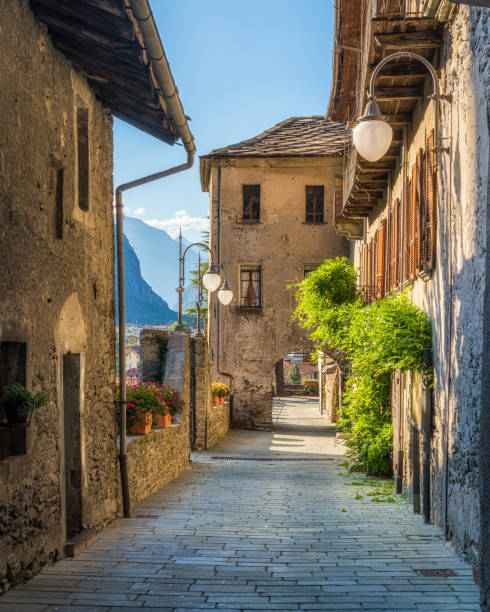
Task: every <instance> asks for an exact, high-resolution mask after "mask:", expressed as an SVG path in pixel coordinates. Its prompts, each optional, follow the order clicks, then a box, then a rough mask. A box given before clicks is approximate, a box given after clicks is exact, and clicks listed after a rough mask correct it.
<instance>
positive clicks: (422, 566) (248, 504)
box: [0, 398, 480, 612]
mask: <svg viewBox="0 0 490 612" xmlns="http://www.w3.org/2000/svg"><path fill="white" fill-rule="evenodd" d="M274 422H275V430H274V432H252V431H242V430H233V431H231V432H230V435H229V436H228V438H227V439H226V440H224V441H223V442H222V443H220V444H218V445H217V446H215V447H214V448H213V449H212V450H210V451H207V452H205V453H196V454H193V457H192V459H193V461H192V464H191V467H190V468H189V469H188V470H187V471H186V472H185V473H184V474H183V476H181V477H180V478H178V479H177V480H175V481H174V482H172V483H171V484H170V485H168V486H166V487H165V488H163V489H162V490H161V491H159V492H158V493H156V494H155V495H153V496H152V497H150V498H149V499H147V500H146V501H145V502H143V503H141V504H139V505H138V506H137V507H136V508H134V510H133V518H131V519H118V520H117V521H115V522H114V523H112V524H111V525H110V526H109V527H107V528H106V529H105V530H103V531H102V532H101V534H100V536H99V538H98V539H97V541H96V542H95V543H94V545H93V546H92V547H91V548H90V549H89V550H87V551H86V552H84V553H82V554H81V555H80V556H79V557H77V558H76V559H65V560H63V561H61V562H59V563H57V564H56V565H54V566H53V567H51V568H49V569H47V570H45V571H44V572H42V573H41V574H40V575H39V576H37V577H35V578H34V579H32V580H31V581H30V582H29V583H27V584H26V585H23V586H21V587H18V588H16V589H13V590H12V591H10V592H9V593H7V594H6V595H4V596H3V597H1V598H0V611H3V612H7V611H8V612H17V611H21V610H22V611H24V610H25V611H29V612H31V611H34V610H36V611H44V610H50V611H51V610H53V611H54V610H57V611H58V612H64V611H68V610H75V611H76V610H85V611H86V610H91V611H94V612H98V611H109V610H110V611H111V612H114V611H116V610H121V611H122V610H126V611H127V609H128V608H132V607H142V608H143V609H144V610H186V611H191V610H201V609H204V610H206V609H219V610H234V611H236V610H254V611H255V610H398V611H402V610H430V611H432V612H437V611H439V610H441V611H442V610H444V611H447V610H475V611H476V610H479V609H480V608H479V606H478V603H477V602H478V591H477V587H476V586H475V584H474V583H473V580H472V571H471V568H470V566H469V565H467V564H465V563H463V562H462V561H460V560H458V558H457V557H456V556H455V555H454V553H453V552H452V550H451V549H450V547H449V545H448V544H447V543H446V542H444V541H443V540H442V539H441V538H440V537H439V532H438V530H437V529H436V528H435V527H433V526H431V525H424V523H423V520H422V519H421V517H420V516H419V515H414V514H413V513H412V512H411V509H410V507H409V505H408V504H407V503H406V502H405V501H404V500H403V499H401V498H399V497H396V496H393V498H392V497H391V495H390V493H389V492H387V489H386V488H384V487H383V486H382V485H379V484H376V483H373V481H371V480H369V479H366V478H364V477H362V476H359V475H358V474H357V475H354V476H353V475H348V474H346V472H345V468H344V467H343V466H342V463H343V452H344V450H343V447H342V445H341V444H340V443H339V442H338V441H337V440H336V437H335V430H334V428H333V427H332V426H330V424H329V423H328V422H326V421H325V417H320V416H319V415H318V409H317V400H315V399H309V398H292V399H282V398H281V399H280V400H276V401H275V407H274ZM216 457H220V458H216ZM351 483H357V484H351ZM358 483H363V484H358ZM378 489H379V490H378ZM369 493H371V495H369ZM376 499H377V500H378V501H375V500H376ZM390 499H394V501H380V500H390ZM424 570H432V572H429V573H434V572H433V570H437V571H440V570H444V571H443V572H442V573H443V574H446V575H445V576H434V575H429V576H427V575H423V574H424ZM425 573H426V572H425ZM447 574H452V575H447Z"/></svg>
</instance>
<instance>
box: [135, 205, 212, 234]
mask: <svg viewBox="0 0 490 612" xmlns="http://www.w3.org/2000/svg"><path fill="white" fill-rule="evenodd" d="M135 214H136V212H135ZM144 221H145V223H148V225H151V226H152V227H156V228H158V229H162V230H165V231H166V232H167V233H168V234H170V236H172V238H176V237H177V236H178V235H179V229H180V228H182V233H183V234H185V233H186V232H188V231H194V232H202V231H204V230H209V219H207V218H206V217H193V216H191V215H190V214H189V213H188V212H187V211H186V210H177V211H176V212H175V213H174V215H173V216H172V217H170V219H144Z"/></svg>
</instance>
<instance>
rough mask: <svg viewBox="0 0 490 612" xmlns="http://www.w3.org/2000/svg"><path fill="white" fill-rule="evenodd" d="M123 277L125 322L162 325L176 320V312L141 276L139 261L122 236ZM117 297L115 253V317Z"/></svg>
mask: <svg viewBox="0 0 490 612" xmlns="http://www.w3.org/2000/svg"><path fill="white" fill-rule="evenodd" d="M124 279H125V282H126V322H127V323H137V324H140V325H164V324H165V323H170V322H173V321H176V320H177V313H176V312H175V311H173V310H171V309H170V308H169V306H168V304H167V302H165V300H162V298H161V297H160V296H159V295H157V294H156V293H155V292H154V291H153V290H152V288H151V287H150V285H148V283H147V282H146V281H145V280H144V278H143V277H142V276H141V268H140V262H139V261H138V257H137V255H136V253H135V251H134V249H133V247H132V246H131V245H130V243H129V241H128V239H127V238H126V236H124ZM117 318H118V299H117V255H116V319H117Z"/></svg>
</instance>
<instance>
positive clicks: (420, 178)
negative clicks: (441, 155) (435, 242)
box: [415, 149, 425, 273]
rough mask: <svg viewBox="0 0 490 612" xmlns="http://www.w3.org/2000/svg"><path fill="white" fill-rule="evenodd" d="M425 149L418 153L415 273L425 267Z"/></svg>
mask: <svg viewBox="0 0 490 612" xmlns="http://www.w3.org/2000/svg"><path fill="white" fill-rule="evenodd" d="M423 160H424V151H423V149H419V152H418V153H417V162H416V164H417V189H416V200H415V273H417V272H419V271H420V270H422V268H423V264H422V250H423V249H422V229H423V226H425V223H424V222H423V214H424V202H423V200H424V197H423V196H424V172H423Z"/></svg>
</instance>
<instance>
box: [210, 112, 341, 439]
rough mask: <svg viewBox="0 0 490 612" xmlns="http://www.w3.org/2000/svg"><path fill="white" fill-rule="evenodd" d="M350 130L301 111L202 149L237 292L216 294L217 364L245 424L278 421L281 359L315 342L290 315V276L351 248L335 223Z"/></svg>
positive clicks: (214, 219) (217, 230)
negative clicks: (222, 299) (276, 376)
mask: <svg viewBox="0 0 490 612" xmlns="http://www.w3.org/2000/svg"><path fill="white" fill-rule="evenodd" d="M344 136H345V126H344V125H343V124H341V123H331V122H328V121H325V119H324V118H323V117H293V118H291V119H288V120H286V121H283V122H282V123H279V124H278V125H276V126H274V127H273V128H271V129H270V130H267V131H266V132H264V133H263V134H260V135H259V136H257V137H255V138H252V139H250V140H246V141H243V142H241V143H238V144H236V145H231V146H229V147H225V148H223V149H218V150H216V151H213V152H211V153H210V154H209V155H206V156H203V157H201V159H200V168H201V184H202V188H203V190H204V191H208V192H209V200H210V219H211V234H210V247H211V251H212V253H213V260H214V261H215V262H216V263H218V264H220V265H223V268H224V271H225V273H226V278H227V280H228V284H229V286H230V288H231V289H232V291H233V293H234V297H233V301H232V303H231V304H230V305H228V306H221V305H220V304H219V301H218V300H217V297H216V293H211V294H210V300H209V323H208V339H209V349H210V359H211V370H212V376H213V378H216V379H222V380H224V381H226V382H228V381H231V384H232V387H233V423H234V424H235V425H236V426H242V427H246V428H256V429H270V428H271V426H272V380H273V373H274V366H275V364H276V363H277V362H278V361H279V360H282V358H283V357H285V356H286V354H288V353H290V352H291V351H294V350H297V349H302V348H310V347H311V341H309V338H308V333H307V332H305V331H304V330H302V329H300V328H299V326H298V325H297V324H296V323H295V322H293V321H292V320H291V313H292V311H293V308H294V303H295V302H294V291H293V290H291V289H288V285H290V284H291V283H295V282H298V281H300V280H302V279H303V278H304V276H305V274H307V273H308V271H310V270H312V269H315V268H316V267H317V266H318V265H320V264H321V263H322V262H323V261H324V259H325V258H329V257H335V256H337V255H346V254H347V241H346V240H345V239H344V238H341V237H339V236H337V235H336V233H335V231H334V228H333V225H332V217H333V213H332V210H333V208H332V206H333V195H334V192H335V176H336V174H338V173H339V172H341V168H342V164H341V155H342V153H343V149H344Z"/></svg>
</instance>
